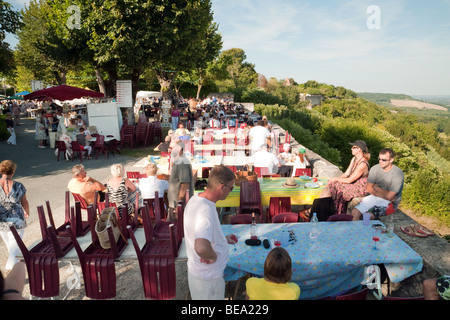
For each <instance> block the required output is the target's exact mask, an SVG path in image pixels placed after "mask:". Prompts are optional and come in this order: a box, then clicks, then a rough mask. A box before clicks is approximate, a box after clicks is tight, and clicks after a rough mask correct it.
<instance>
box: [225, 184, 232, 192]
mask: <svg viewBox="0 0 450 320" xmlns="http://www.w3.org/2000/svg"><path fill="white" fill-rule="evenodd" d="M223 185H224V186H225V187H227V188H230V192H231V191H233V190H234V186H232V187H230V186H227V185H226V184H225V183H224V184H223Z"/></svg>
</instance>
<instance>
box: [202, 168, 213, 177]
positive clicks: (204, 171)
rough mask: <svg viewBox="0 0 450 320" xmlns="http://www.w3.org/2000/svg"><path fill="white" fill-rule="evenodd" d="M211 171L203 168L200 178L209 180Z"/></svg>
mask: <svg viewBox="0 0 450 320" xmlns="http://www.w3.org/2000/svg"><path fill="white" fill-rule="evenodd" d="M211 170H212V168H211V167H203V168H202V178H204V179H206V178H209V172H210V171H211Z"/></svg>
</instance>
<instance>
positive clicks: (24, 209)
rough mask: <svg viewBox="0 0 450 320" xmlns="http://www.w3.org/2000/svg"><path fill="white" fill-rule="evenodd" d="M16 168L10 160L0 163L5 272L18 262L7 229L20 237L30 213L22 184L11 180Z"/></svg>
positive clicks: (14, 247)
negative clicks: (5, 259) (6, 252)
mask: <svg viewBox="0 0 450 320" xmlns="http://www.w3.org/2000/svg"><path fill="white" fill-rule="evenodd" d="M16 168H17V165H16V164H15V163H14V162H12V161H11V160H4V161H2V162H1V163H0V174H1V178H0V235H1V237H2V238H3V241H4V242H5V244H6V247H7V248H8V252H9V258H8V262H7V263H6V267H5V268H6V270H11V269H12V268H13V267H14V265H15V264H16V263H17V262H18V260H17V259H16V255H17V254H18V250H19V247H18V246H17V243H16V240H15V239H14V236H13V234H12V233H11V231H10V229H9V227H10V226H14V227H15V228H16V229H17V232H18V233H19V235H20V236H21V237H22V236H23V234H24V228H25V227H26V226H27V223H26V218H28V214H29V212H30V209H29V204H28V200H27V197H26V192H27V190H26V189H25V187H24V185H23V184H21V183H20V182H17V181H13V179H12V177H13V175H14V172H15V171H16Z"/></svg>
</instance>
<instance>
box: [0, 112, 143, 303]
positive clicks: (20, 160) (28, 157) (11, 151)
mask: <svg viewBox="0 0 450 320" xmlns="http://www.w3.org/2000/svg"><path fill="white" fill-rule="evenodd" d="M34 127H35V121H34V119H22V125H21V126H19V127H16V133H17V146H11V145H8V144H7V143H6V141H0V161H3V160H6V159H9V160H12V161H14V162H15V163H16V164H17V170H16V173H15V176H14V179H15V180H16V181H19V182H21V183H23V184H24V185H25V187H26V189H27V198H28V201H29V203H30V217H29V218H28V220H27V223H28V226H27V228H26V230H25V235H24V238H23V240H24V242H25V244H26V245H27V246H29V245H31V244H33V243H35V242H36V241H38V240H40V239H41V232H40V227H39V219H38V217H37V209H36V208H37V206H39V205H45V201H46V200H48V201H50V204H51V207H52V211H53V215H54V218H55V223H56V225H60V224H61V223H62V222H63V221H64V196H65V191H66V190H67V183H68V181H69V180H70V178H71V168H72V166H73V165H75V164H78V163H80V160H79V159H75V160H74V162H73V163H72V161H69V162H67V161H66V160H65V159H62V158H63V157H62V155H60V160H59V161H56V156H55V149H51V148H49V147H47V148H46V149H39V148H38V147H37V145H38V144H37V141H36V140H35V139H34V138H35V129H34ZM137 160H139V159H136V158H132V157H127V156H123V155H117V154H116V155H115V156H112V155H110V156H109V158H108V159H105V157H104V155H101V156H99V158H98V159H97V160H95V157H94V158H93V159H92V160H83V165H84V166H85V167H86V170H87V172H88V175H91V176H92V177H94V178H96V179H97V180H100V181H102V182H103V181H106V179H107V178H108V177H109V176H110V169H109V168H110V166H111V165H112V164H114V163H121V164H122V165H123V166H124V167H125V169H127V168H131V167H132V166H133V164H135V163H136V162H137ZM72 200H73V199H72V198H71V201H72ZM6 260H7V249H6V246H5V244H4V242H3V241H2V240H1V241H0V270H1V271H2V272H5V269H4V268H5V264H6ZM135 271H136V272H137V273H138V274H139V276H140V273H139V272H140V271H139V269H136V270H135ZM118 288H119V285H118ZM26 290H28V286H26ZM81 291H83V290H81ZM118 291H119V289H118ZM27 294H28V292H24V295H27ZM74 298H75V299H77V298H80V297H74Z"/></svg>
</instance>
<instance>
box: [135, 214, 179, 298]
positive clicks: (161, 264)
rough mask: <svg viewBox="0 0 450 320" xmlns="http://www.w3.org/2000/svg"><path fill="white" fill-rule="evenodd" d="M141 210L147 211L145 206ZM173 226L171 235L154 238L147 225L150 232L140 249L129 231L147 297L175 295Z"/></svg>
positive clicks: (169, 296) (170, 227) (170, 231)
mask: <svg viewBox="0 0 450 320" xmlns="http://www.w3.org/2000/svg"><path fill="white" fill-rule="evenodd" d="M143 210H144V211H145V212H147V211H148V209H147V208H146V207H144V208H143ZM144 216H147V218H145V219H146V220H147V223H148V222H149V220H150V219H149V217H148V212H147V214H143V217H144ZM128 228H130V227H128ZM173 228H174V224H171V225H170V226H169V235H172V236H170V237H168V238H155V237H153V236H152V234H151V230H152V228H151V227H149V228H148V231H149V232H150V234H147V233H146V242H145V244H144V246H143V247H142V249H140V248H139V244H138V243H137V241H136V238H135V236H134V234H133V232H130V235H131V241H132V242H133V246H134V249H135V251H136V256H137V258H138V261H139V267H140V270H141V276H142V283H143V286H144V294H145V297H146V298H147V299H154V300H168V299H173V298H175V296H176V273H175V259H174V256H173V249H172V248H173V245H174V242H175V239H174V238H173V235H174V231H173Z"/></svg>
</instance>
